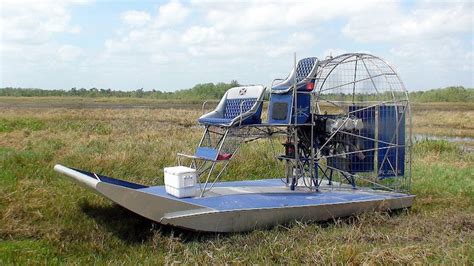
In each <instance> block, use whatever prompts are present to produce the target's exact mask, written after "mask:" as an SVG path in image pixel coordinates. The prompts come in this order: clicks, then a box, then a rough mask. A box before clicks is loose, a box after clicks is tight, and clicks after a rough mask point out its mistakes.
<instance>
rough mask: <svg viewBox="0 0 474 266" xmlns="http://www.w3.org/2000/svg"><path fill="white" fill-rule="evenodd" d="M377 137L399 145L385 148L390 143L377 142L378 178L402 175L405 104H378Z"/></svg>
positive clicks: (403, 171)
mask: <svg viewBox="0 0 474 266" xmlns="http://www.w3.org/2000/svg"><path fill="white" fill-rule="evenodd" d="M378 139H379V140H380V141H383V142H388V143H392V144H396V145H399V146H401V147H391V148H387V147H390V146H391V145H389V144H386V143H382V142H380V143H379V152H378V158H377V159H378V169H379V173H378V175H379V178H380V179H383V178H386V177H393V176H403V175H404V174H405V106H393V105H392V106H380V109H379V120H378ZM384 148H385V149H384Z"/></svg>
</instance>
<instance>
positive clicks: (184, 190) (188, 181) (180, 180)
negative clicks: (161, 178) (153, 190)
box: [164, 166, 196, 198]
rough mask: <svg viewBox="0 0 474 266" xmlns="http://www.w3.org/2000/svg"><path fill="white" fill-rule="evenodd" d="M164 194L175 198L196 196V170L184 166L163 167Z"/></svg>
mask: <svg viewBox="0 0 474 266" xmlns="http://www.w3.org/2000/svg"><path fill="white" fill-rule="evenodd" d="M164 173H165V189H166V193H168V194H170V195H173V196H175V197H177V198H188V197H195V196H196V170H195V169H193V168H189V167H185V166H174V167H165V169H164Z"/></svg>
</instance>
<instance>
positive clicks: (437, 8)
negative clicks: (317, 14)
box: [342, 2, 474, 42]
mask: <svg viewBox="0 0 474 266" xmlns="http://www.w3.org/2000/svg"><path fill="white" fill-rule="evenodd" d="M473 12H474V10H473V5H472V3H463V2H453V3H450V4H447V3H432V2H422V3H419V4H418V5H416V6H415V7H414V8H413V9H412V10H411V11H409V12H406V11H404V10H402V8H401V7H400V5H399V4H398V3H397V2H388V3H385V4H384V5H377V6H374V7H372V8H371V10H367V12H361V13H359V14H357V15H355V16H352V17H350V18H349V21H348V23H347V25H346V26H344V28H343V30H342V32H343V33H344V34H345V35H346V36H348V37H350V38H353V39H355V40H357V41H360V42H375V41H400V40H402V39H403V40H404V41H406V40H407V39H408V40H413V39H418V40H420V39H423V40H427V39H434V38H438V37H444V36H446V35H452V34H457V33H466V32H469V31H470V32H472V30H473V25H474V20H473V14H474V13H473Z"/></svg>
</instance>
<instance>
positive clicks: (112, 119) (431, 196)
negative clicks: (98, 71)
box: [0, 99, 474, 264]
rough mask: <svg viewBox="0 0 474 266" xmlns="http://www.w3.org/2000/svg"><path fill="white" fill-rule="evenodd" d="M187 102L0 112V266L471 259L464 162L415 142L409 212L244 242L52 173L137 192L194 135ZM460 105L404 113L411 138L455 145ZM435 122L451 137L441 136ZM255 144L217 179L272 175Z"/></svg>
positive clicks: (465, 113)
mask: <svg viewBox="0 0 474 266" xmlns="http://www.w3.org/2000/svg"><path fill="white" fill-rule="evenodd" d="M2 100H3V99H2ZM7 101H11V100H10V99H8V100H7ZM119 103H120V104H124V103H123V102H120V101H119ZM106 104H112V103H110V102H107V103H106ZM127 104H130V103H127ZM131 104H134V103H131ZM150 104H156V102H150ZM196 105H197V106H199V107H197V108H181V107H180V106H179V107H180V108H169V107H167V108H165V109H94V108H92V109H64V108H47V107H41V108H20V109H19V108H17V107H11V106H10V107H5V106H4V107H3V108H2V109H1V113H0V125H1V126H0V128H1V129H2V130H0V264H49V263H74V264H82V263H97V264H136V263H141V264H157V263H160V264H161V263H165V262H166V263H173V262H182V263H202V264H204V263H205V264H208V263H219V264H220V263H224V262H226V263H232V262H234V263H262V264H263V263H265V264H273V263H320V264H323V263H324V264H326V263H338V264H339V263H351V264H363V263H368V264H395V263H396V264H399V263H403V264H408V263H409V264H414V263H425V264H428V263H436V264H438V263H439V264H469V263H472V261H474V247H473V246H474V155H473V153H472V152H468V151H466V150H463V149H460V148H459V147H458V146H457V145H456V144H453V143H449V142H447V141H429V140H425V141H421V142H418V143H417V144H416V145H415V147H414V150H413V152H414V163H413V190H412V191H413V193H414V194H416V195H417V198H416V201H415V204H414V206H413V208H411V209H410V210H405V211H401V212H398V213H384V212H381V213H375V214H373V213H371V214H364V215H360V216H357V217H351V218H347V219H338V220H335V221H330V222H327V223H309V224H305V223H300V222H294V223H293V224H290V225H284V226H279V227H275V228H273V229H270V230H256V231H253V232H249V233H244V234H202V233H192V232H188V231H183V230H179V229H176V228H172V227H166V226H160V225H158V224H155V223H152V222H150V221H148V220H145V219H143V218H141V217H139V216H136V215H134V214H133V213H130V212H128V211H127V210H124V209H123V208H121V207H118V206H116V205H114V204H112V203H111V202H110V201H108V200H106V199H103V198H101V197H99V196H97V195H95V194H93V193H90V192H89V191H86V190H85V189H82V188H79V187H78V186H77V185H75V184H73V183H71V182H70V181H68V180H67V178H65V177H62V176H60V175H58V174H56V173H55V172H54V171H53V170H52V168H53V166H54V164H56V163H62V164H64V165H70V166H74V167H77V168H83V169H91V170H94V171H97V172H100V173H104V174H107V175H110V176H113V177H117V178H123V179H127V180H131V181H135V182H140V183H144V184H157V183H158V184H159V183H162V182H163V180H162V176H163V174H162V169H163V167H165V166H169V165H174V164H175V163H176V157H175V156H174V155H175V154H176V152H182V151H190V149H191V147H193V146H194V145H195V143H196V142H197V140H198V138H199V136H200V134H201V129H200V128H198V127H196V126H195V119H196V117H198V116H199V114H200V105H199V104H196ZM465 105H466V104H464V106H465ZM467 106H472V105H469V104H467ZM462 108H464V107H461V108H457V109H456V108H454V110H452V111H450V110H449V109H447V108H446V107H445V106H441V107H439V106H438V107H436V106H435V107H433V106H430V105H428V104H424V105H422V106H421V107H419V106H418V107H417V106H416V105H415V106H414V121H415V128H414V132H415V133H419V132H420V131H421V132H425V131H424V130H426V132H428V134H437V133H440V132H442V134H445V133H450V132H453V134H451V135H454V136H455V135H457V133H456V132H457V131H456V130H458V129H457V127H459V126H461V127H462V126H463V125H464V126H465V127H469V126H470V125H472V124H473V121H472V120H473V117H474V116H473V115H472V112H473V110H472V109H470V108H467V109H466V108H464V109H462ZM436 112H442V113H440V114H443V115H436ZM444 112H446V113H444ZM444 114H445V115H444ZM449 114H450V115H449ZM427 115H431V116H432V117H430V118H427V117H426V116H427ZM429 121H431V122H429ZM446 124H447V125H449V127H450V128H451V130H445V127H444V125H446ZM463 130H464V129H463ZM470 130H472V129H469V128H468V129H467V131H468V132H467V133H466V135H467V136H471V135H470V134H471V133H470V132H471V131H470ZM464 133H465V131H463V133H462V134H464ZM258 145H260V147H262V148H264V149H263V150H259V149H252V148H249V147H244V149H243V150H242V153H241V154H240V155H239V157H238V158H237V160H236V161H235V162H236V164H235V165H237V164H239V163H240V165H242V167H239V168H236V167H233V168H231V169H232V171H230V172H229V174H228V175H227V176H226V179H240V178H241V177H242V176H245V177H249V176H250V178H258V177H264V176H271V175H273V174H274V173H276V172H277V171H278V170H279V169H280V168H279V167H280V166H278V165H277V164H276V163H275V162H274V160H273V159H272V158H271V156H268V155H265V154H266V152H268V150H265V146H264V145H263V144H262V143H258ZM253 158H258V160H254V159H253ZM243 162H245V163H243ZM235 165H234V166H235ZM231 167H232V166H231Z"/></svg>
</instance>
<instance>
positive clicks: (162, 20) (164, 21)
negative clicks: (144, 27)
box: [155, 0, 190, 27]
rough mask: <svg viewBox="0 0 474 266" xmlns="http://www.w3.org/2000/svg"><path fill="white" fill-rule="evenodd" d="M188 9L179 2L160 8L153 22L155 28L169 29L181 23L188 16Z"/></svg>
mask: <svg viewBox="0 0 474 266" xmlns="http://www.w3.org/2000/svg"><path fill="white" fill-rule="evenodd" d="M189 13H190V9H189V8H188V7H186V6H183V5H182V4H181V3H180V2H179V1H177V0H172V1H171V2H169V3H167V4H165V5H162V6H160V8H159V10H158V16H157V18H156V21H155V26H156V27H170V26H173V25H177V24H180V23H182V22H183V21H184V20H185V19H186V18H187V17H188V15H189Z"/></svg>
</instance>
